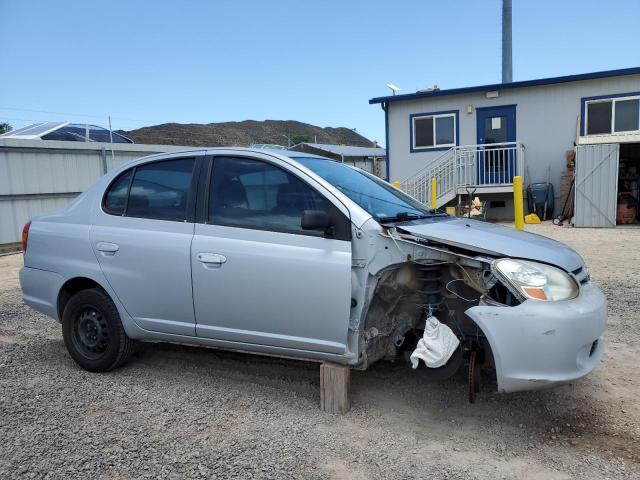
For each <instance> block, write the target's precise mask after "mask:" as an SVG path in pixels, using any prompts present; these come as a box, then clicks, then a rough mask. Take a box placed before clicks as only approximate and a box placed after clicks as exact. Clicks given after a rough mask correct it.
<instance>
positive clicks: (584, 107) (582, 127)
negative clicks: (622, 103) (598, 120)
mask: <svg viewBox="0 0 640 480" xmlns="http://www.w3.org/2000/svg"><path fill="white" fill-rule="evenodd" d="M636 96H640V92H629V93H612V94H610V95H597V96H595V97H582V98H581V99H580V136H581V137H583V136H584V135H585V133H586V131H587V124H586V123H585V122H586V120H587V117H586V115H585V114H586V112H587V102H589V101H591V100H605V99H607V98H620V97H636ZM617 133H620V132H617Z"/></svg>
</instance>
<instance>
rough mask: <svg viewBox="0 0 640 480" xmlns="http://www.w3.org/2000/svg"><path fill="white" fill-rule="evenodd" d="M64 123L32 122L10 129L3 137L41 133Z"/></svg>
mask: <svg viewBox="0 0 640 480" xmlns="http://www.w3.org/2000/svg"><path fill="white" fill-rule="evenodd" d="M63 125H64V123H62V122H42V123H34V124H32V125H27V126H26V127H22V128H19V129H17V130H12V131H10V132H8V133H5V134H4V135H3V136H4V137H14V136H23V135H41V134H42V133H44V132H47V131H49V130H51V129H52V128H56V127H59V126H60V127H61V126H63Z"/></svg>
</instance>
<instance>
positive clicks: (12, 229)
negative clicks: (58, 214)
mask: <svg viewBox="0 0 640 480" xmlns="http://www.w3.org/2000/svg"><path fill="white" fill-rule="evenodd" d="M111 147H112V144H104V143H83V142H55V141H41V140H18V139H2V140H0V245H1V244H6V243H14V242H19V241H20V239H21V234H22V227H23V226H24V224H25V223H26V222H27V221H28V220H29V218H31V217H32V216H34V215H39V214H42V213H47V212H51V211H53V210H57V209H60V208H62V207H64V206H65V205H66V204H67V203H68V202H69V201H70V200H71V199H73V198H74V197H75V196H76V195H77V194H78V193H80V192H82V191H83V190H85V189H86V188H87V187H88V186H90V185H91V184H92V183H94V182H95V181H96V180H97V179H98V178H100V177H101V176H102V175H103V174H104V173H106V172H107V171H108V170H111V169H113V168H115V167H117V166H118V165H120V164H121V163H123V162H126V161H128V160H132V159H135V158H139V157H143V156H145V155H151V154H153V153H159V152H165V151H171V150H179V149H184V148H185V147H176V146H170V145H132V144H113V158H112V153H111Z"/></svg>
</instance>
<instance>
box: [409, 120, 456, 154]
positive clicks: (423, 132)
mask: <svg viewBox="0 0 640 480" xmlns="http://www.w3.org/2000/svg"><path fill="white" fill-rule="evenodd" d="M457 120H458V118H457V113H456V112H441V113H431V114H422V113H421V114H417V115H412V116H411V138H412V140H411V150H428V149H435V148H448V147H453V146H455V145H456V141H457V138H456V133H457V132H456V130H457V128H456V126H457Z"/></svg>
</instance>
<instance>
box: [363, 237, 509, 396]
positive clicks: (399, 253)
mask: <svg viewBox="0 0 640 480" xmlns="http://www.w3.org/2000/svg"><path fill="white" fill-rule="evenodd" d="M377 240H379V241H382V242H383V243H384V247H383V248H384V251H385V252H388V253H389V255H390V256H393V257H397V259H398V260H399V261H398V262H397V263H393V264H391V265H389V266H386V267H384V268H382V269H381V270H380V271H378V272H376V273H375V274H372V273H373V272H371V269H370V272H369V278H368V279H367V282H366V283H367V290H368V291H367V295H366V296H367V301H366V304H365V305H364V308H363V313H364V317H361V318H364V325H360V332H361V334H360V348H359V351H360V352H361V358H360V364H359V365H358V367H360V368H366V367H367V366H368V365H370V364H372V363H374V362H376V361H378V360H382V359H386V360H394V361H395V360H399V361H405V362H407V365H409V363H410V362H409V358H410V356H411V353H412V352H413V351H414V350H415V348H416V345H417V344H418V341H419V340H420V338H422V336H423V332H424V330H425V323H426V321H427V318H429V317H431V316H434V317H436V318H437V319H438V320H439V321H440V322H441V323H442V324H444V325H446V326H448V327H449V328H450V329H451V330H452V331H453V332H454V333H455V335H456V336H457V337H458V340H459V342H460V343H459V346H458V348H457V349H456V350H455V351H454V352H453V354H452V355H451V357H450V358H449V360H448V361H447V363H446V364H445V365H444V366H441V367H439V368H429V367H427V366H426V365H425V364H424V363H423V362H420V364H419V366H418V368H417V371H419V372H420V373H421V374H423V375H425V376H426V377H428V378H432V379H435V380H443V379H446V378H448V377H451V376H453V375H455V374H456V373H457V372H458V371H459V370H460V369H461V368H465V367H466V368H468V369H469V372H468V373H469V400H470V401H474V399H475V394H476V393H477V391H478V388H479V371H480V368H481V366H483V365H484V366H486V367H491V365H492V354H491V349H490V346H489V343H488V342H487V340H486V337H485V335H484V333H483V332H482V330H481V329H480V328H479V327H478V325H477V324H476V323H475V322H474V321H473V320H472V319H471V318H470V317H469V316H467V315H466V314H465V311H466V310H468V309H469V308H471V307H474V306H477V305H495V306H498V305H502V306H514V305H518V304H519V303H520V299H518V298H517V297H516V295H514V293H513V292H512V291H510V290H509V289H508V288H507V287H506V286H505V285H503V284H502V283H501V282H500V280H499V279H498V278H497V277H496V275H495V274H494V273H493V272H492V269H491V262H492V261H493V260H494V259H493V258H490V257H486V256H482V255H481V254H480V255H479V254H477V253H476V254H474V252H470V251H465V250H462V249H458V248H455V247H452V246H446V245H438V244H436V243H434V242H430V241H428V240H426V239H421V238H418V237H416V236H414V235H410V234H406V233H403V232H402V231H401V230H400V229H396V228H388V229H386V230H384V231H383V232H382V233H381V235H380V237H379V238H378V239H377ZM372 266H373V267H374V268H375V265H372V264H369V267H372ZM365 310H366V313H365V312H364V311H365ZM409 368H411V367H409Z"/></svg>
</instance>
